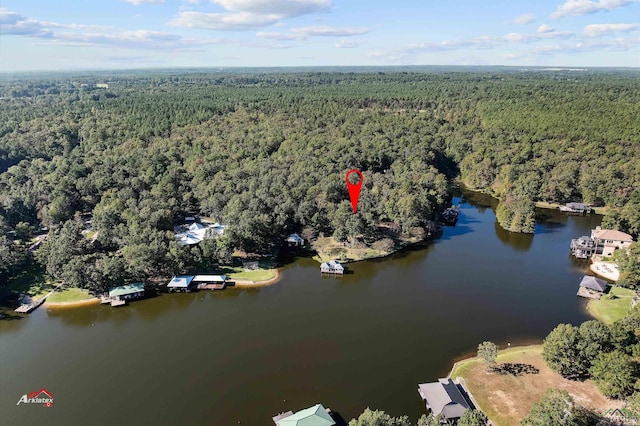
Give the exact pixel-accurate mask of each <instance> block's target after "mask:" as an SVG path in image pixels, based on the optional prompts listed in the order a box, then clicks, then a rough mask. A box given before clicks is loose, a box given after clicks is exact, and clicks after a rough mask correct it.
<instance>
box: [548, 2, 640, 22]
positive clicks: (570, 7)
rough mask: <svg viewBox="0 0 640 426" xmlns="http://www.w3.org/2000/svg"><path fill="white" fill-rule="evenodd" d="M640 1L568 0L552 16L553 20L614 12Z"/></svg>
mask: <svg viewBox="0 0 640 426" xmlns="http://www.w3.org/2000/svg"><path fill="white" fill-rule="evenodd" d="M639 2H640V0H566V2H565V3H564V4H563V5H561V6H559V7H558V9H556V11H555V12H553V13H552V14H551V17H552V18H560V17H562V16H580V15H587V14H589V13H596V12H600V11H602V10H613V9H617V8H619V7H623V6H626V5H628V4H631V3H639Z"/></svg>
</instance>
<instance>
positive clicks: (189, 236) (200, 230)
mask: <svg viewBox="0 0 640 426" xmlns="http://www.w3.org/2000/svg"><path fill="white" fill-rule="evenodd" d="M186 219H194V220H195V218H191V217H189V218H185V220H186ZM224 228H225V227H224V226H223V225H220V224H219V223H213V224H211V223H209V222H205V221H203V222H193V223H191V224H188V223H187V224H183V225H178V226H176V227H175V228H174V232H175V239H176V240H177V241H178V244H180V245H181V246H188V245H193V244H198V243H199V242H200V241H202V240H205V239H211V238H215V237H218V236H221V235H224Z"/></svg>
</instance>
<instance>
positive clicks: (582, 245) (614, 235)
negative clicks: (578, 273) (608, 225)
mask: <svg viewBox="0 0 640 426" xmlns="http://www.w3.org/2000/svg"><path fill="white" fill-rule="evenodd" d="M632 242H633V237H632V236H631V235H629V234H626V233H624V232H621V231H616V230H614V229H602V228H601V227H599V226H596V228H595V229H592V230H591V236H582V237H580V238H574V239H572V240H571V245H570V250H571V254H572V255H573V256H575V257H577V258H578V259H588V258H590V257H593V256H595V255H601V256H604V257H609V256H611V255H612V254H613V252H614V251H616V250H618V249H626V248H628V247H629V246H630V245H631V243H632Z"/></svg>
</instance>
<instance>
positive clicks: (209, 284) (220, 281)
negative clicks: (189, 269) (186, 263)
mask: <svg viewBox="0 0 640 426" xmlns="http://www.w3.org/2000/svg"><path fill="white" fill-rule="evenodd" d="M192 283H193V284H194V285H195V286H196V287H197V288H198V289H199V290H224V288H225V287H226V286H227V276H226V275H196V276H194V277H193V280H192Z"/></svg>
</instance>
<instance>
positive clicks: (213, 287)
mask: <svg viewBox="0 0 640 426" xmlns="http://www.w3.org/2000/svg"><path fill="white" fill-rule="evenodd" d="M226 287H227V283H226V282H224V283H217V284H205V283H202V284H198V287H197V288H198V290H224V289H225V288H226Z"/></svg>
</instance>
